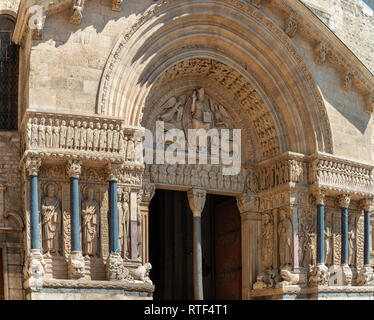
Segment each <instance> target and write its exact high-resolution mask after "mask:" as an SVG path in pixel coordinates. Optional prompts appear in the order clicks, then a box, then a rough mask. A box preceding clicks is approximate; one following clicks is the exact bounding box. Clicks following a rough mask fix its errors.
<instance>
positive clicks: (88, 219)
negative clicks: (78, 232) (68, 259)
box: [82, 187, 99, 256]
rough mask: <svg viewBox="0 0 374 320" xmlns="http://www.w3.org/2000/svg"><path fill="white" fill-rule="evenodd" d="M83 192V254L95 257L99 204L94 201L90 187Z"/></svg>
mask: <svg viewBox="0 0 374 320" xmlns="http://www.w3.org/2000/svg"><path fill="white" fill-rule="evenodd" d="M85 191H86V192H85V200H84V201H83V203H82V234H83V237H82V238H83V241H82V242H83V254H84V255H87V256H95V255H96V254H97V236H98V228H97V225H98V223H97V220H98V216H99V204H98V202H97V201H96V200H95V199H94V190H93V188H92V187H89V188H87V189H86V190H85Z"/></svg>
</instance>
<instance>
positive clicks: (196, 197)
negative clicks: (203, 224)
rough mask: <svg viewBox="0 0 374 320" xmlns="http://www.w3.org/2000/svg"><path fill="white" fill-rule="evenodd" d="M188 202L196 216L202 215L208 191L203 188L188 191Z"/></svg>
mask: <svg viewBox="0 0 374 320" xmlns="http://www.w3.org/2000/svg"><path fill="white" fill-rule="evenodd" d="M187 196H188V203H189V205H190V208H191V211H192V213H193V216H194V217H200V216H201V212H202V211H203V209H204V206H205V199H206V191H205V190H202V189H190V190H188V191H187Z"/></svg>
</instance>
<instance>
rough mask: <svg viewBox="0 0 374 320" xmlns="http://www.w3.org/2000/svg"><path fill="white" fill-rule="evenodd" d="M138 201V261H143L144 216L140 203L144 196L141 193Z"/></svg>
mask: <svg viewBox="0 0 374 320" xmlns="http://www.w3.org/2000/svg"><path fill="white" fill-rule="evenodd" d="M137 198H138V199H137V200H138V201H137V206H136V208H137V219H136V222H137V237H138V239H137V240H138V241H137V243H138V259H139V260H141V259H142V255H143V251H142V248H143V230H142V227H143V215H142V212H141V210H140V203H141V199H142V194H141V192H139V193H138V197H137Z"/></svg>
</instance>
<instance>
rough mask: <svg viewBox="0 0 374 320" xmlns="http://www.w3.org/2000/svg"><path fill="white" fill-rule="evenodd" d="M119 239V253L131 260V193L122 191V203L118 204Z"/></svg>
mask: <svg viewBox="0 0 374 320" xmlns="http://www.w3.org/2000/svg"><path fill="white" fill-rule="evenodd" d="M118 209H119V210H118V220H119V229H118V239H119V251H120V252H121V255H122V257H123V258H125V259H129V255H130V253H129V249H130V223H129V221H130V209H129V193H128V192H127V191H122V192H121V194H120V203H119V204H118Z"/></svg>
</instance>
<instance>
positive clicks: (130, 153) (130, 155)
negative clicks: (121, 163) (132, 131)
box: [126, 137, 135, 161]
mask: <svg viewBox="0 0 374 320" xmlns="http://www.w3.org/2000/svg"><path fill="white" fill-rule="evenodd" d="M134 151H135V145H134V141H133V139H132V138H131V137H129V138H128V140H127V151H126V159H127V161H133V160H134Z"/></svg>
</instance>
